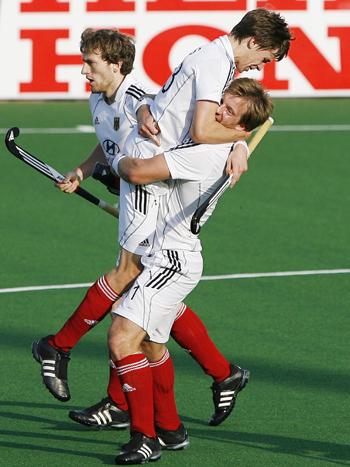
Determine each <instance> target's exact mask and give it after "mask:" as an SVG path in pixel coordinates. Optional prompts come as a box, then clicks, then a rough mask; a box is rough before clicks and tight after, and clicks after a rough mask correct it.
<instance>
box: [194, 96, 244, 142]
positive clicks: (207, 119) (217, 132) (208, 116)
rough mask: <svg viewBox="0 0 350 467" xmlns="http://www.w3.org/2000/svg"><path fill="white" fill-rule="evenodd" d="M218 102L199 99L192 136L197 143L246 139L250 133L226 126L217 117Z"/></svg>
mask: <svg viewBox="0 0 350 467" xmlns="http://www.w3.org/2000/svg"><path fill="white" fill-rule="evenodd" d="M217 108H218V103H217V102H212V101H205V100H199V101H197V103H196V107H195V110H194V115H193V120H192V125H191V130H190V132H191V138H192V139H193V141H194V142H195V143H201V144H203V143H204V144H221V143H233V142H234V141H237V140H241V139H246V138H247V137H248V136H249V135H250V133H249V132H246V131H238V130H233V129H230V128H225V127H224V126H223V125H221V124H220V123H218V122H217V121H216V119H215V114H216V111H217Z"/></svg>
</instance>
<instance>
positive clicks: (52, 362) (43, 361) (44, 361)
mask: <svg viewBox="0 0 350 467" xmlns="http://www.w3.org/2000/svg"><path fill="white" fill-rule="evenodd" d="M41 363H42V364H46V363H47V364H49V365H54V364H55V363H56V360H41Z"/></svg>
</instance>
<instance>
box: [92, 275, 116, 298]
mask: <svg viewBox="0 0 350 467" xmlns="http://www.w3.org/2000/svg"><path fill="white" fill-rule="evenodd" d="M97 285H98V286H99V288H100V290H101V292H102V293H103V294H104V295H106V297H107V298H109V300H113V301H114V302H115V301H116V300H117V299H118V298H119V295H118V294H117V293H116V292H114V290H113V289H112V288H111V286H110V285H109V284H108V282H107V279H106V277H105V276H102V277H100V278H99V279H98V281H97Z"/></svg>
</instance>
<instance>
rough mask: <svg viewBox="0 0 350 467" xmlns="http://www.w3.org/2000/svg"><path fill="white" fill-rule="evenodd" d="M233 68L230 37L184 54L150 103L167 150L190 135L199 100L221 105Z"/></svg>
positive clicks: (219, 39)
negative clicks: (185, 55) (180, 61)
mask: <svg viewBox="0 0 350 467" xmlns="http://www.w3.org/2000/svg"><path fill="white" fill-rule="evenodd" d="M234 70H235V64H234V57H233V50H232V46H231V44H230V41H229V39H228V37H227V36H221V37H218V38H217V39H215V40H214V41H212V42H210V43H208V44H206V45H204V46H202V47H199V48H198V49H196V50H195V51H194V52H192V53H190V54H189V55H187V57H185V59H184V61H183V62H182V63H181V64H180V65H179V66H178V67H177V68H176V69H175V70H174V72H173V74H172V75H171V76H170V78H169V79H168V81H167V82H166V83H165V85H164V86H163V88H162V89H161V90H160V91H159V92H158V93H157V95H156V97H155V99H154V101H153V103H152V104H151V112H152V115H153V117H154V119H155V120H156V121H157V122H158V125H159V127H160V129H161V140H162V147H163V148H164V149H170V148H171V147H174V146H176V145H178V144H181V143H183V142H185V141H186V140H188V139H189V138H190V133H189V132H190V128H191V124H192V119H193V113H194V109H195V105H196V101H199V100H208V101H213V102H217V103H218V104H220V101H221V97H222V94H223V91H224V90H225V89H226V87H227V86H228V85H229V84H230V83H231V81H232V79H233V75H234Z"/></svg>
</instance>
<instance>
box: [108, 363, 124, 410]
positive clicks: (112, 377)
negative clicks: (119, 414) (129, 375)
mask: <svg viewBox="0 0 350 467" xmlns="http://www.w3.org/2000/svg"><path fill="white" fill-rule="evenodd" d="M107 394H108V397H110V398H111V399H112V401H113V402H114V403H115V405H116V406H117V407H118V408H119V409H120V410H128V402H127V400H126V397H125V394H124V392H123V389H122V385H121V383H120V378H119V376H118V373H117V368H116V367H115V365H114V363H113V362H112V360H111V361H110V366H109V381H108V389H107Z"/></svg>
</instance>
